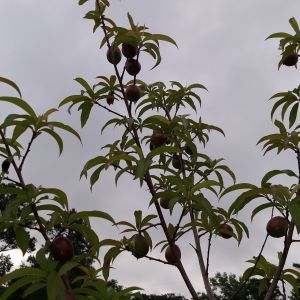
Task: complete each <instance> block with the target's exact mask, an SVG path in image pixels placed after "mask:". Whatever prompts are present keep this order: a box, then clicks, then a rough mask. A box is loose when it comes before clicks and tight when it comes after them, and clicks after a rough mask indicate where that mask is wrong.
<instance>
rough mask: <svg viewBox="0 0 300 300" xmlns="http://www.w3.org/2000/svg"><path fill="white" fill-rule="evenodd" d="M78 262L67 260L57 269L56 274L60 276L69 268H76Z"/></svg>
mask: <svg viewBox="0 0 300 300" xmlns="http://www.w3.org/2000/svg"><path fill="white" fill-rule="evenodd" d="M79 265H80V264H79V263H78V262H76V261H67V262H66V263H65V264H63V265H62V267H61V268H60V269H59V271H58V274H59V275H60V276H62V275H63V274H66V273H67V272H69V271H70V270H72V269H74V268H76V267H77V266H79Z"/></svg>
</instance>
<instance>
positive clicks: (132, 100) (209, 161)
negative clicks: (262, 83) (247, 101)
mask: <svg viewBox="0 0 300 300" xmlns="http://www.w3.org/2000/svg"><path fill="white" fill-rule="evenodd" d="M84 4H87V5H89V4H91V5H94V7H93V8H92V9H91V10H90V11H88V12H87V13H86V15H85V18H86V19H89V20H91V21H92V22H93V24H94V27H93V31H94V32H96V31H97V32H99V31H100V32H101V34H102V38H101V41H100V47H101V48H105V49H106V50H105V51H106V58H105V59H106V60H107V62H108V63H109V64H111V68H112V74H109V75H106V74H100V75H98V74H96V75H98V76H97V77H96V80H95V82H93V83H88V82H87V81H86V80H85V79H83V78H81V77H78V78H76V79H75V81H76V82H77V83H78V84H79V85H80V89H79V91H78V93H77V94H75V95H71V96H68V97H67V98H65V99H63V100H62V101H61V103H60V104H59V107H58V108H59V109H60V108H62V107H65V106H68V111H69V112H71V110H72V108H73V107H76V108H77V110H78V111H79V112H80V124H81V127H84V126H85V125H86V123H87V122H88V120H89V116H90V113H91V111H92V110H97V109H102V110H105V111H106V112H107V113H108V114H110V116H111V119H109V121H108V122H106V123H105V124H102V126H103V127H102V131H103V130H106V129H107V128H108V127H111V126H114V128H116V129H117V130H118V133H120V134H119V138H118V139H117V140H115V141H111V143H109V144H107V145H101V146H102V148H101V151H100V153H99V155H98V156H96V157H94V158H91V159H90V160H89V161H88V162H87V163H86V164H85V165H84V166H83V169H82V172H81V177H89V180H90V186H91V188H92V187H93V186H94V185H95V184H97V182H98V181H99V180H101V177H100V176H101V174H103V172H105V171H107V170H108V169H109V168H112V169H113V170H114V171H115V183H116V184H117V182H118V180H119V179H120V178H121V177H125V178H126V179H127V180H128V181H130V180H137V181H138V182H139V184H140V186H141V187H146V188H147V189H148V190H149V198H148V200H147V199H145V200H144V201H148V202H147V203H148V205H149V207H153V208H154V211H155V213H152V214H147V212H146V211H142V210H141V209H140V208H139V207H137V209H136V210H135V212H134V220H135V221H134V222H133V223H131V222H130V221H128V220H118V221H117V220H114V218H113V217H112V216H111V215H110V214H108V213H106V212H103V211H97V210H91V211H80V212H74V211H71V210H70V209H69V207H68V199H67V195H66V194H65V193H64V192H63V191H62V190H59V189H57V188H53V187H42V186H35V185H34V184H33V183H28V182H26V179H25V178H24V176H23V167H25V166H26V164H25V162H26V159H27V157H28V155H29V153H30V150H31V148H32V147H33V144H34V142H35V141H36V140H37V138H39V137H40V136H41V134H43V135H45V134H46V135H48V136H49V137H50V138H52V139H53V140H54V141H55V142H56V143H57V145H58V149H59V152H60V153H61V152H62V151H63V139H62V138H61V136H60V131H67V132H69V133H70V134H71V135H73V136H75V137H76V138H77V139H78V140H80V141H81V138H80V135H79V134H78V132H76V131H75V130H74V129H73V128H71V127H70V126H68V125H67V124H64V123H62V122H59V121H55V120H53V119H52V118H53V117H52V116H53V114H54V113H55V112H56V111H57V110H58V109H56V108H52V109H49V110H48V111H46V112H44V113H42V114H37V113H36V112H35V111H34V110H33V108H32V107H31V106H30V105H29V103H28V102H26V101H25V100H23V99H22V95H21V91H20V89H19V87H18V86H17V85H16V84H15V83H14V82H13V81H11V80H10V79H7V78H4V77H1V78H0V81H1V82H2V83H3V84H6V85H8V86H10V87H11V88H13V89H14V90H15V92H16V93H17V94H18V95H17V96H16V97H11V96H1V97H0V101H4V102H8V103H11V104H12V105H16V106H18V107H19V109H21V110H22V113H21V114H16V113H12V114H9V115H7V116H6V118H5V119H4V120H2V121H1V125H0V143H1V146H0V152H1V153H0V154H1V156H2V157H3V161H2V173H1V186H0V193H1V194H2V195H14V198H15V201H11V202H10V203H9V205H8V206H7V208H6V209H5V210H4V211H3V212H2V213H1V215H0V229H1V231H5V230H7V228H12V229H13V230H14V233H15V236H16V241H17V244H18V246H19V248H20V249H21V250H22V252H23V254H26V252H27V250H28V247H29V241H30V237H31V236H33V235H34V233H35V232H38V233H39V234H40V235H41V237H42V238H43V239H44V245H43V247H42V248H41V249H40V250H39V251H38V252H37V253H36V260H37V263H38V267H35V268H34V267H30V268H29V267H27V268H21V269H17V270H15V271H13V272H11V273H9V274H7V275H6V276H4V277H3V278H1V279H0V284H1V285H4V286H6V284H7V283H9V282H10V283H11V284H9V286H8V287H7V288H6V289H4V292H3V293H2V295H1V299H7V298H8V297H9V296H10V295H11V294H13V293H14V291H16V290H18V289H20V288H25V291H24V293H23V296H24V297H26V296H28V295H30V294H32V293H34V292H35V291H37V290H39V289H41V288H46V289H47V294H48V299H50V300H56V299H69V300H70V299H79V300H80V299H111V298H114V299H130V298H132V297H138V293H137V290H138V288H137V287H130V288H127V289H124V290H122V291H115V290H113V289H112V288H110V287H109V286H108V284H107V281H108V279H109V274H110V269H111V267H112V264H113V262H114V260H115V259H116V258H117V257H118V256H121V255H122V254H123V252H130V253H131V254H132V255H134V256H135V257H136V258H137V259H141V260H142V259H149V260H153V261H156V262H159V263H162V264H168V265H172V266H174V269H177V270H178V272H179V273H180V275H181V277H182V280H183V281H184V282H185V284H186V286H187V289H188V290H189V292H190V294H191V296H192V298H193V299H198V294H197V292H196V289H197V288H199V287H194V286H193V284H192V283H191V280H190V277H189V275H188V272H187V271H186V267H185V266H184V264H183V263H182V261H181V249H180V247H179V242H178V241H179V240H180V239H182V237H185V236H189V237H190V238H191V241H190V244H191V245H192V247H193V249H194V250H195V260H196V261H197V262H198V264H199V271H200V273H201V275H202V279H203V284H204V286H205V289H206V293H207V296H208V298H209V299H216V296H215V295H214V292H213V290H212V287H211V286H210V283H209V278H208V274H209V264H210V249H211V247H212V245H213V242H214V241H215V239H218V238H224V239H230V238H232V240H236V241H237V243H238V244H239V243H240V242H241V241H242V239H243V237H244V236H245V235H246V236H249V230H248V228H247V226H246V224H245V223H244V222H243V221H241V220H239V219H238V218H237V214H238V213H239V212H240V211H241V210H243V209H244V208H245V207H246V206H247V205H248V204H249V203H250V202H251V201H252V200H256V199H260V200H261V202H260V203H259V204H258V205H257V206H256V207H255V208H254V209H253V211H252V216H251V219H253V218H254V217H255V216H256V215H257V214H258V213H259V212H261V211H263V210H266V209H267V210H269V211H270V220H269V222H268V223H267V227H266V238H265V242H266V240H267V239H268V238H269V237H272V238H281V240H280V241H281V242H282V245H283V246H282V247H283V248H282V252H280V253H278V254H277V256H278V261H277V262H276V263H275V264H273V263H271V262H269V261H268V260H267V259H266V258H265V257H264V256H263V250H264V247H265V242H264V244H263V245H262V248H261V250H260V251H259V253H258V254H257V255H256V256H254V257H252V258H251V259H249V261H248V262H249V263H250V264H251V266H250V267H249V268H248V269H247V270H246V271H245V272H244V274H243V280H244V283H246V282H247V281H248V280H249V279H250V278H251V277H256V278H259V280H260V292H261V294H262V295H265V296H264V299H265V300H267V299H272V293H273V292H274V290H275V289H276V287H277V286H278V284H279V282H281V283H282V291H283V293H285V285H286V284H290V285H291V286H292V287H293V288H296V287H297V279H298V278H299V275H300V274H299V272H298V271H297V270H294V269H291V268H285V262H286V259H287V256H288V252H289V249H290V247H291V246H292V244H293V243H294V242H298V240H296V239H295V236H296V234H297V233H298V232H299V230H300V191H299V189H300V182H299V180H300V152H299V141H300V138H299V133H300V131H299V128H300V125H299V124H297V122H296V121H297V113H298V106H299V94H300V87H297V88H295V89H293V90H292V91H287V92H279V93H276V94H275V95H274V96H272V97H271V99H270V101H273V102H275V103H274V104H273V108H272V110H271V118H272V120H273V119H274V125H275V128H276V131H275V133H272V134H269V135H266V136H264V137H262V138H261V139H260V140H259V142H258V143H259V144H263V148H264V150H265V153H267V152H269V151H271V150H277V152H278V154H279V153H281V152H283V151H292V152H293V154H294V155H295V157H296V161H295V166H296V170H289V169H285V170H277V169H276V170H271V171H269V172H267V174H265V175H264V176H263V177H262V180H261V184H260V186H256V185H254V184H250V183H236V178H235V175H234V173H233V172H232V170H231V169H230V168H229V167H228V166H227V165H226V164H224V159H223V158H212V157H210V156H209V154H208V153H206V152H205V146H206V144H207V143H208V142H209V139H210V135H211V133H212V132H214V131H215V132H218V133H220V134H222V135H224V132H223V131H222V129H221V128H219V127H217V126H215V125H212V124H207V123H206V122H205V121H204V120H203V118H202V116H201V115H200V113H201V109H200V107H201V104H202V98H201V97H202V94H203V93H204V92H205V90H206V87H205V86H204V85H202V84H199V83H191V84H190V85H183V84H181V83H180V82H177V81H170V82H169V83H164V82H161V81H158V82H152V83H146V82H144V81H143V80H142V74H143V59H144V58H145V57H146V56H150V57H152V58H153V59H154V66H153V68H155V67H157V66H158V65H159V64H160V62H161V53H160V43H162V42H166V43H171V44H173V45H174V46H177V45H176V42H175V41H174V40H173V39H172V38H171V37H169V36H166V35H164V34H157V33H152V32H151V31H150V30H149V28H148V27H146V26H145V25H143V26H141V25H139V24H138V23H137V22H136V21H135V20H134V19H133V17H132V16H131V15H130V14H129V13H128V15H127V16H128V27H126V28H125V27H121V26H118V24H117V23H116V22H115V21H114V20H112V19H111V18H110V17H109V6H110V3H109V1H108V0H96V1H94V0H93V1H92V0H80V1H79V5H84ZM290 25H291V26H292V29H293V30H294V34H289V33H284V32H279V33H275V34H272V35H271V36H269V38H279V39H280V50H281V51H282V53H281V54H282V59H281V60H280V62H279V67H280V66H281V65H285V66H289V67H290V66H296V65H297V62H298V51H299V47H300V46H299V45H300V30H299V27H298V24H297V22H296V20H295V19H294V18H291V19H290ZM117 102H118V104H121V105H123V107H124V111H125V112H126V113H120V111H119V110H118V109H117V108H116V103H117ZM279 110H280V114H279V117H278V118H275V115H276V113H277V111H279ZM286 115H288V116H289V117H288V122H287V124H285V116H286ZM25 133H26V134H25ZM24 134H25V135H24ZM24 136H26V137H28V136H29V139H28V140H26V141H24ZM21 137H22V138H21ZM277 175H286V176H289V177H291V178H292V179H294V180H295V182H294V184H292V185H291V186H285V185H281V184H272V180H273V178H274V177H275V176H277ZM229 180H230V181H232V183H230V184H231V185H229V186H228V182H230V181H229ZM232 192H234V193H233V194H232V195H237V193H238V196H237V197H236V196H232V197H236V199H234V198H233V201H232V203H231V205H230V206H229V207H228V208H227V209H225V208H224V207H221V206H219V202H218V200H219V199H220V198H222V197H223V196H225V195H228V194H230V193H232ZM174 216H178V218H177V220H176V222H174ZM90 218H101V219H104V220H107V221H109V222H111V223H112V224H113V225H115V226H117V227H118V228H120V229H121V230H122V231H121V233H122V235H123V237H122V238H121V239H119V240H116V239H104V240H103V239H102V240H101V239H100V238H99V237H98V235H97V233H96V232H95V231H94V230H93V228H92V227H91V226H90ZM77 220H84V222H83V223H82V224H79V223H78V222H76V221H77ZM58 224H60V225H61V226H62V228H63V229H62V230H61V232H60V233H59V235H58V236H57V237H56V238H54V239H53V240H51V239H50V238H49V232H50V231H51V230H52V229H53V227H54V226H55V225H58ZM154 229H155V230H160V231H161V232H162V233H163V234H164V239H163V240H156V239H155V238H154V235H153V230H154ZM67 230H73V231H77V232H79V233H80V234H82V235H83V236H84V237H85V238H86V239H87V240H88V241H89V243H90V245H91V248H90V249H91V250H90V252H89V253H82V254H81V255H79V256H74V251H73V246H72V241H70V240H69V239H67V238H66V237H65V236H64V232H65V231H67ZM295 231H296V232H297V233H296V232H295ZM204 238H208V241H209V242H208V243H206V242H204V241H203V239H204ZM102 247H104V249H106V250H105V255H104V257H103V259H102V258H101V259H99V250H100V249H102ZM154 247H158V248H159V249H160V250H161V251H162V252H164V257H165V259H161V258H159V257H155V256H154V255H152V254H151V250H152V249H153V248H154ZM83 258H88V259H91V260H93V261H94V265H93V266H94V267H87V266H85V265H82V264H81V263H80V261H81V260H82V259H83ZM75 268H78V269H80V270H81V271H82V275H81V276H78V277H77V278H75V280H74V281H76V283H77V287H76V288H72V282H70V280H69V278H68V272H70V271H71V270H72V269H75ZM78 284H79V287H78ZM243 287H244V284H242V285H241V286H240V288H239V290H240V289H242V288H243ZM239 290H237V291H236V293H238V292H239ZM233 297H234V295H232V298H233Z"/></svg>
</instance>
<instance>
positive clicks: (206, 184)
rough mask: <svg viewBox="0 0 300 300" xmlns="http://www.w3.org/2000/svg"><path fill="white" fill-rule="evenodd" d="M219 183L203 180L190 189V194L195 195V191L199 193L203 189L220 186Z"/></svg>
mask: <svg viewBox="0 0 300 300" xmlns="http://www.w3.org/2000/svg"><path fill="white" fill-rule="evenodd" d="M220 185H221V184H220V182H217V181H215V180H205V181H203V182H200V183H197V184H196V185H195V186H194V187H193V188H192V189H191V192H192V193H195V192H196V191H199V190H201V189H203V188H207V187H211V186H220Z"/></svg>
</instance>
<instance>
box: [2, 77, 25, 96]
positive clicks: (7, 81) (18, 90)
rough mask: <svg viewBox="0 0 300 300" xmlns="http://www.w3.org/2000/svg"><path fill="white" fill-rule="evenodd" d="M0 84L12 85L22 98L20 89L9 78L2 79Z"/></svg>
mask: <svg viewBox="0 0 300 300" xmlns="http://www.w3.org/2000/svg"><path fill="white" fill-rule="evenodd" d="M0 82H3V83H6V84H8V85H10V86H11V87H12V88H13V89H15V90H16V91H17V92H18V94H19V95H20V98H22V94H21V91H20V89H19V87H18V86H17V85H16V84H15V83H14V82H13V81H11V80H9V79H7V78H4V77H0Z"/></svg>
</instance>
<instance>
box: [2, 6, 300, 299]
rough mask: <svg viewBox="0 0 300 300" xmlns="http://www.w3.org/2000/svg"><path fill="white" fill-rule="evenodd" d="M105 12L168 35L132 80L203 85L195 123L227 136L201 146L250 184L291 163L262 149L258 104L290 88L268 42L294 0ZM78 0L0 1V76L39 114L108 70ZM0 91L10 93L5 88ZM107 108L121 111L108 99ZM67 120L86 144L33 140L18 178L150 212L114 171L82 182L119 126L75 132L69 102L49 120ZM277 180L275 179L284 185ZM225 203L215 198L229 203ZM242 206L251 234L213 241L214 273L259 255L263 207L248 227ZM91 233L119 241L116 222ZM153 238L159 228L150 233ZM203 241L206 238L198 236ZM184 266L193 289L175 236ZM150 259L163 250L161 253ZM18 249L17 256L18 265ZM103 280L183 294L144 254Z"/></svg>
mask: <svg viewBox="0 0 300 300" xmlns="http://www.w3.org/2000/svg"><path fill="white" fill-rule="evenodd" d="M111 2H112V7H111V9H110V10H109V11H108V15H109V16H111V18H112V19H114V20H115V21H116V22H118V24H120V25H122V26H127V20H126V19H127V17H126V14H127V12H128V11H129V12H130V13H131V14H132V16H133V17H134V19H135V20H136V21H138V22H139V23H140V24H144V23H145V24H146V25H147V26H148V27H149V28H150V31H151V32H153V33H162V34H167V35H169V36H171V37H173V38H174V39H175V40H176V42H177V44H178V46H179V49H177V48H175V47H173V46H170V45H163V44H162V47H161V53H162V58H163V62H162V63H161V65H160V66H159V67H158V68H156V69H154V70H152V71H149V70H150V68H151V66H152V64H153V61H152V60H151V59H149V58H147V57H146V56H144V57H143V56H142V71H141V73H140V75H139V78H141V79H142V80H144V81H146V82H148V83H150V82H153V81H158V80H161V81H165V82H168V81H170V80H177V81H181V82H182V83H183V84H191V83H196V82H199V83H202V84H204V85H205V86H206V87H207V88H208V90H209V92H202V91H201V92H200V95H201V97H202V100H203V108H202V113H201V115H202V118H203V120H204V121H206V122H208V123H212V124H215V125H217V126H220V127H221V128H223V129H224V130H225V133H226V138H223V137H222V136H218V135H213V136H212V140H211V142H210V144H209V146H208V147H207V149H206V153H207V154H209V155H210V156H211V157H212V158H219V157H224V158H225V159H226V163H227V164H228V165H229V166H230V167H231V168H232V169H233V170H234V172H235V173H236V176H237V179H238V181H239V182H251V183H254V184H259V182H260V180H261V178H262V176H263V175H264V173H265V172H267V171H269V170H271V169H281V168H293V169H295V166H296V164H295V162H296V161H295V158H294V156H293V155H291V154H283V155H280V156H278V157H277V156H276V155H274V154H271V155H267V156H265V157H263V156H262V151H261V148H260V147H259V146H256V142H257V140H258V139H259V138H260V137H261V136H263V135H266V134H268V133H271V132H272V131H274V127H273V126H272V123H271V121H270V109H271V104H270V103H267V99H268V98H270V97H271V96H272V95H273V94H275V93H276V92H279V91H286V90H290V89H293V88H294V87H296V86H298V84H299V82H298V78H299V71H297V70H295V69H294V68H284V67H283V68H282V69H281V70H280V71H278V70H277V64H278V61H279V59H280V52H279V51H278V50H277V48H278V43H277V41H274V40H269V41H265V38H266V37H267V36H268V35H269V34H271V33H274V32H278V31H288V32H290V31H291V29H290V27H289V24H288V19H289V18H290V17H292V16H294V17H295V18H296V19H298V20H299V21H300V11H299V4H298V3H297V2H296V1H291V0H286V1H282V0H265V1H259V0H251V1H237V0H235V1H234V0H226V1H216V0H212V1H207V0H206V1H205V0H189V1H179V0H177V1H174V0H173V1H171V0H163V1H160V0H151V1H145V0H139V1H138V0H130V1H129V0H122V1H111ZM87 9H88V7H87V6H81V7H79V6H78V5H77V1H70V0H51V1H46V0H39V1H37V0H36V1H34V0H1V2H0V35H1V47H0V70H1V73H0V76H3V77H7V78H10V79H12V80H14V81H15V82H16V83H17V84H18V85H19V86H20V88H21V90H22V94H23V98H24V99H25V100H26V101H28V102H29V103H30V104H31V105H32V106H33V107H34V108H35V109H36V111H37V112H38V113H43V112H44V111H46V110H47V109H48V108H51V107H57V106H58V104H59V102H60V101H61V100H62V99H63V98H65V97H67V96H69V95H71V94H77V93H79V91H80V87H79V85H78V84H76V83H75V82H74V81H73V79H74V78H76V77H83V78H85V79H86V80H88V81H89V82H90V83H91V84H93V83H95V81H94V78H95V77H96V76H99V75H109V74H111V73H112V71H113V69H112V66H111V65H110V64H109V63H107V61H106V59H105V55H104V54H105V50H99V41H100V39H101V38H102V35H101V32H100V31H99V32H97V33H96V34H93V33H92V25H93V24H92V22H90V21H88V20H84V19H83V18H82V17H83V15H84V13H85V12H86V11H87ZM0 93H1V94H2V95H7V94H8V93H10V90H9V89H6V88H5V87H4V86H3V85H1V86H0ZM1 105H2V107H3V108H2V109H1V110H0V117H1V118H3V117H4V116H5V114H7V113H11V112H14V109H15V108H14V107H11V106H9V105H3V104H1ZM115 108H116V109H117V110H119V111H122V110H123V108H122V107H121V105H120V104H117V105H116V106H115ZM54 116H55V117H56V118H57V119H58V120H60V121H63V122H65V123H67V124H70V125H72V126H73V127H74V128H75V129H77V130H78V131H79V133H80V134H81V136H82V139H83V144H84V146H83V147H81V145H80V143H78V141H76V140H75V139H74V138H73V137H71V136H69V135H66V136H65V139H64V140H65V150H64V153H63V154H62V155H61V156H60V157H58V150H57V146H56V145H55V143H54V142H53V141H52V140H49V139H48V138H46V137H41V138H40V139H39V140H38V141H37V142H36V144H35V145H34V147H33V150H32V152H31V155H30V157H29V158H28V161H27V163H26V168H25V169H24V172H25V180H26V183H33V184H35V185H44V186H49V187H58V188H61V189H63V190H64V191H65V192H66V193H67V194H68V196H69V201H70V207H74V208H76V209H77V210H83V209H84V210H87V209H98V210H103V211H107V212H109V213H111V214H112V215H113V216H114V217H115V219H116V220H122V219H131V220H132V213H133V211H134V210H136V209H143V210H144V211H145V213H146V212H147V213H150V212H151V211H152V209H150V210H149V211H147V206H148V205H147V203H148V200H149V199H150V197H149V193H148V192H147V190H146V188H142V189H141V188H139V185H138V182H135V181H131V178H129V177H124V178H123V179H121V180H120V184H119V185H118V187H117V188H116V187H115V185H114V173H113V172H112V171H108V172H107V173H105V174H104V175H103V176H102V177H101V180H100V181H99V182H98V183H97V184H96V185H95V187H94V189H93V192H91V191H90V189H89V182H88V181H87V180H85V179H82V180H81V181H79V174H80V171H81V169H82V167H83V165H84V163H85V162H86V161H87V160H88V159H90V158H92V157H95V156H96V155H98V154H99V149H100V147H101V146H102V145H103V144H105V143H108V142H110V141H112V138H114V137H115V138H116V137H117V136H118V135H117V134H118V132H111V131H106V132H105V133H104V134H103V135H102V136H101V135H100V128H101V125H103V124H104V122H105V120H107V119H108V118H109V117H110V116H109V115H107V113H106V112H103V111H101V110H97V109H96V110H94V111H93V113H92V115H91V119H90V121H89V122H88V124H87V126H86V127H85V128H84V129H80V122H79V115H78V114H76V109H74V113H73V114H72V115H71V116H69V115H67V112H66V108H63V109H62V110H61V112H59V113H57V114H56V115H54ZM283 183H284V181H283ZM229 204H230V198H227V199H226V200H223V201H222V202H221V203H220V205H222V206H224V207H228V205H229ZM249 212H250V211H246V212H244V213H241V214H240V216H239V217H241V218H243V219H244V220H245V221H246V223H247V224H249V226H250V233H251V238H250V239H249V240H247V239H245V240H244V241H243V242H242V244H241V245H240V247H238V246H237V243H236V242H235V241H234V240H233V239H230V240H224V239H220V238H218V239H215V240H214V245H213V249H212V257H211V269H210V274H214V273H215V272H217V271H221V272H222V271H226V272H233V273H236V274H241V272H242V270H243V269H245V268H246V267H247V266H248V265H247V264H246V263H245V261H246V260H247V259H250V258H251V257H252V256H253V255H257V254H258V252H259V249H260V245H261V244H262V241H263V239H264V236H265V226H266V222H267V220H268V214H261V215H259V216H258V217H257V218H256V219H255V220H254V222H253V224H251V223H250V220H249V215H250V213H249ZM93 224H94V225H95V229H96V231H97V232H98V233H99V237H100V239H102V238H107V237H109V236H111V235H113V236H114V237H115V238H119V237H121V236H120V235H118V232H117V230H116V229H115V228H112V227H111V226H110V225H109V224H107V223H105V222H102V221H101V222H98V221H97V222H94V221H93ZM155 236H156V237H157V238H159V237H161V235H159V234H157V233H155ZM203 242H204V243H206V241H203ZM180 246H181V249H182V254H183V258H182V261H183V263H184V265H185V266H186V269H187V272H188V274H189V275H191V278H192V282H193V283H194V284H196V287H197V290H199V289H200V288H202V280H201V278H200V272H199V269H198V265H197V264H195V261H196V257H195V256H193V249H192V248H191V247H190V246H189V245H188V242H187V241H186V240H185V241H183V242H182V243H180ZM281 247H282V240H281V239H280V240H274V239H273V240H269V242H268V244H267V247H266V250H265V252H264V255H265V256H266V257H268V258H269V259H270V261H271V262H273V263H275V264H276V263H277V255H276V252H277V251H279V250H280V249H281ZM297 250H298V251H299V246H297V245H293V246H292V249H291V251H290V258H289V260H288V264H289V265H291V263H292V262H299V254H298V252H297ZM153 255H154V256H155V255H156V256H158V257H162V255H161V254H160V253H159V251H154V252H153ZM20 259H21V258H20V255H19V254H17V253H16V252H14V260H15V262H16V263H17V262H19V261H20ZM115 267H116V269H115V270H114V271H113V272H112V275H113V276H112V277H113V278H115V279H117V280H118V281H119V283H120V284H122V285H125V286H128V285H137V286H141V287H143V288H145V290H146V292H148V293H150V292H152V293H166V292H173V293H181V294H183V295H186V296H187V297H189V294H188V291H187V289H186V287H185V285H184V283H183V281H182V279H181V278H180V276H179V273H178V272H177V271H176V269H175V268H171V267H169V266H165V265H160V264H159V263H155V262H148V261H147V260H139V261H138V262H137V260H136V259H135V258H134V257H133V256H132V255H130V254H122V255H121V256H120V257H119V259H117V260H116V264H115Z"/></svg>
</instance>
